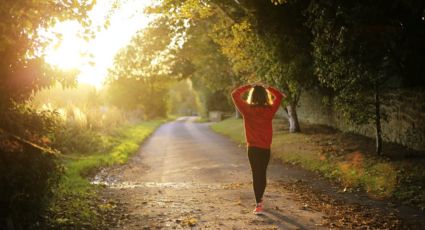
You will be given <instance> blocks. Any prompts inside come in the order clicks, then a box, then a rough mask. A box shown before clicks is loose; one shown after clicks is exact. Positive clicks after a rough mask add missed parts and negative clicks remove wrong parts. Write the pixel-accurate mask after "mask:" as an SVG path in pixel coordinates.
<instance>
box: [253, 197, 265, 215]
mask: <svg viewBox="0 0 425 230" xmlns="http://www.w3.org/2000/svg"><path fill="white" fill-rule="evenodd" d="M252 212H253V213H254V214H255V215H261V214H263V213H264V201H263V200H261V201H260V203H257V205H256V206H255V209H254V211H252Z"/></svg>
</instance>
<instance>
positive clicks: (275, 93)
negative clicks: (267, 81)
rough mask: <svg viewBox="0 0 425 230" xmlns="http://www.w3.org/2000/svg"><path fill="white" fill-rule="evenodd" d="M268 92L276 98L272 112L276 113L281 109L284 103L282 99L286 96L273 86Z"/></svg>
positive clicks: (268, 88)
mask: <svg viewBox="0 0 425 230" xmlns="http://www.w3.org/2000/svg"><path fill="white" fill-rule="evenodd" d="M267 90H268V91H269V92H270V93H271V94H273V96H274V100H273V105H272V111H273V113H275V112H276V111H277V110H278V109H279V106H280V103H281V102H282V99H283V98H284V97H286V95H285V94H283V93H282V92H280V91H279V90H278V89H276V88H274V87H271V86H269V87H267Z"/></svg>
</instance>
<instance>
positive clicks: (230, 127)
mask: <svg viewBox="0 0 425 230" xmlns="http://www.w3.org/2000/svg"><path fill="white" fill-rule="evenodd" d="M211 129H212V130H214V131H215V132H217V133H220V134H222V135H224V136H227V137H229V138H230V139H232V140H233V141H235V142H237V143H238V144H245V143H246V141H245V134H244V127H243V121H242V120H241V119H235V118H230V119H226V120H223V121H221V122H217V123H214V124H213V125H211Z"/></svg>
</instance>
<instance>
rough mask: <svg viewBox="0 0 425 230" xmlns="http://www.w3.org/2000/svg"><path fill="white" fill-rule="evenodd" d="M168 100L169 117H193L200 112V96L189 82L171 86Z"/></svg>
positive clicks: (180, 82)
mask: <svg viewBox="0 0 425 230" xmlns="http://www.w3.org/2000/svg"><path fill="white" fill-rule="evenodd" d="M168 95H169V96H168V100H167V109H168V114H169V115H177V116H179V115H180V116H181V115H186V116H187V115H192V114H194V113H197V112H198V111H199V110H200V108H199V107H200V105H199V103H198V94H197V93H196V92H195V91H194V90H193V88H192V82H191V81H189V80H185V81H179V82H176V83H174V84H172V85H171V86H170V89H169V93H168Z"/></svg>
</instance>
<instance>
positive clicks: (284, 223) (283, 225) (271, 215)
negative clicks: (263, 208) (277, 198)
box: [259, 210, 309, 230]
mask: <svg viewBox="0 0 425 230" xmlns="http://www.w3.org/2000/svg"><path fill="white" fill-rule="evenodd" d="M259 217H261V218H263V219H265V220H267V222H270V223H274V224H276V225H277V226H278V227H279V228H280V229H290V228H293V227H296V229H300V230H307V229H309V228H308V227H306V226H304V225H303V224H301V223H299V222H297V221H295V220H293V219H291V218H290V217H287V216H285V215H283V214H282V213H280V212H278V211H276V210H267V212H266V213H265V214H263V215H259Z"/></svg>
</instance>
